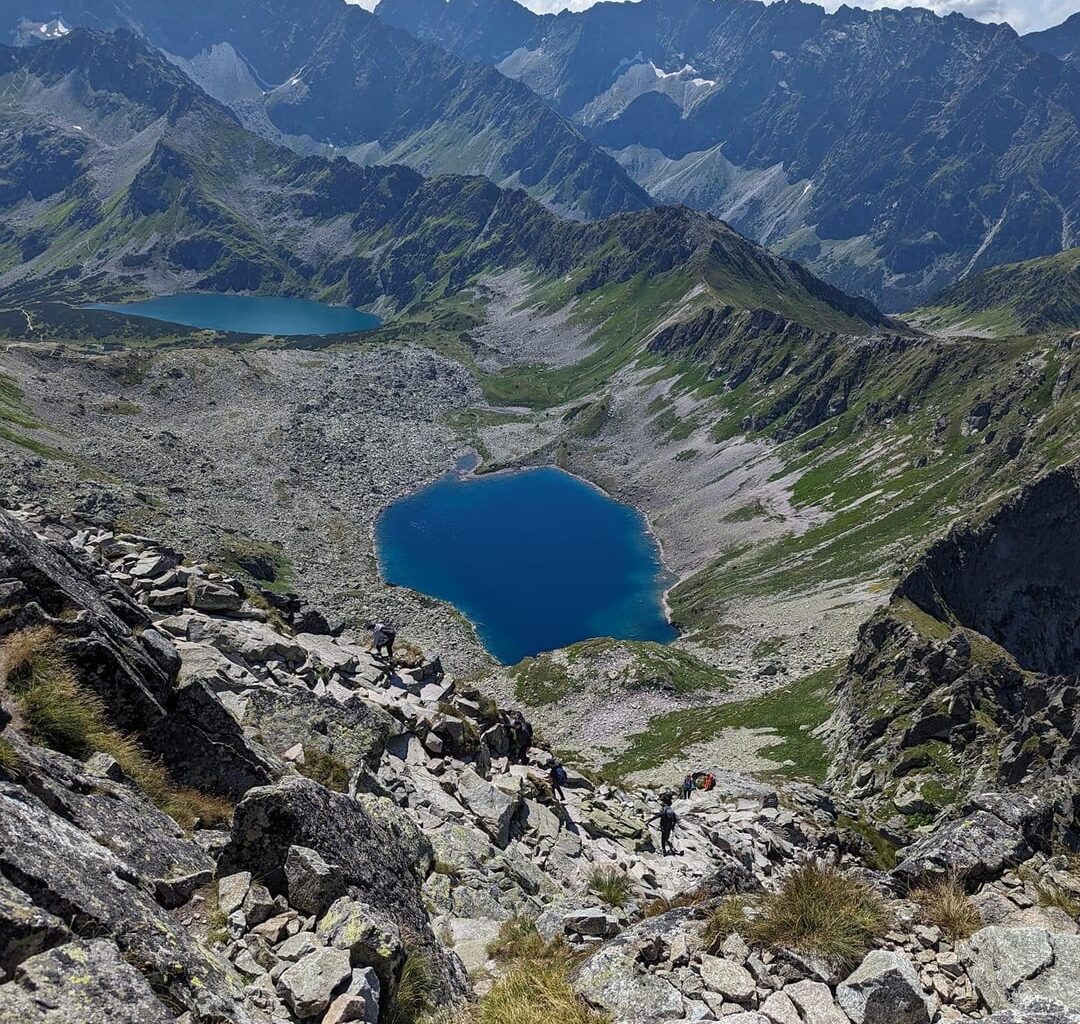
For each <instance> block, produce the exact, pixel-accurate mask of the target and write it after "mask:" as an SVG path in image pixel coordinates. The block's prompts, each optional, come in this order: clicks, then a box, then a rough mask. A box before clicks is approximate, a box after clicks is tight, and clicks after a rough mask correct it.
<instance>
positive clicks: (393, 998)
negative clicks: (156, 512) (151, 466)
mask: <svg viewBox="0 0 1080 1024" xmlns="http://www.w3.org/2000/svg"><path fill="white" fill-rule="evenodd" d="M0 636H2V637H3V638H4V654H3V669H2V671H3V675H2V677H0V682H2V684H3V688H2V689H0V700H2V704H0V707H2V711H0V726H3V729H2V732H0V1022H3V1024H16V1022H18V1024H27V1022H37V1021H40V1022H48V1024H96V1022H98V1021H100V1022H105V1021H108V1022H110V1024H126V1022H130V1024H136V1022H138V1024H147V1022H151V1024H153V1022H158V1021H161V1022H165V1021H183V1022H185V1024H196V1022H204V1021H205V1022H210V1021H213V1022H223V1021H230V1022H237V1024H249V1022H251V1024H286V1022H294V1021H314V1022H320V1024H347V1022H350V1021H365V1022H367V1024H385V1022H394V1024H401V1022H405V1021H416V1020H420V1019H424V1017H425V1015H428V1014H434V1015H435V1016H436V1018H437V1019H440V1020H446V1021H472V1020H475V1021H478V1022H480V1024H486V1022H489V1021H490V1022H495V1021H499V1020H520V1021H522V1022H525V1024H531V1022H533V1021H538V1020H541V1019H544V1020H552V1021H559V1020H563V1019H565V1020H566V1021H567V1022H569V1024H573V1022H575V1021H609V1022H626V1024H645V1022H651V1021H656V1020H685V1021H691V1020H706V1021H707V1020H720V1019H724V1020H729V1021H731V1022H732V1024H923V1022H926V1024H929V1022H931V1021H939V1020H940V1021H944V1020H977V1019H986V1020H992V1021H994V1022H995V1024H1006V1022H1020V1021H1031V1022H1045V1024H1059V1022H1073V1021H1080V985H1078V982H1077V979H1078V978H1080V970H1078V967H1080V934H1078V933H1080V928H1078V926H1077V924H1076V920H1075V918H1076V913H1077V909H1078V902H1077V901H1080V875H1077V874H1076V873H1074V869H1075V864H1074V863H1073V862H1072V861H1070V860H1069V859H1068V858H1067V857H1065V856H1063V855H1060V854H1058V855H1054V854H1053V853H1052V849H1053V847H1052V845H1051V844H1052V839H1053V837H1054V835H1055V829H1057V828H1058V824H1059V823H1058V822H1057V820H1056V819H1055V817H1054V813H1053V810H1052V809H1051V808H1048V806H1047V805H1046V803H1045V802H1044V801H1041V800H1040V799H1039V798H1038V797H1035V796H1029V797H1023V796H1019V795H1016V794H1000V795H995V794H994V793H992V792H988V793H983V794H982V795H981V796H979V797H978V798H977V799H976V800H975V801H974V802H973V803H972V804H971V805H970V806H962V807H959V808H958V809H957V811H958V813H957V814H956V815H954V816H953V817H952V818H951V819H950V820H948V821H944V822H942V823H941V826H940V827H938V828H935V829H932V830H927V829H924V830H923V831H922V832H921V833H920V836H919V838H918V840H917V841H916V842H914V843H912V844H910V845H909V846H908V847H907V848H905V849H901V850H900V851H899V852H898V853H897V854H896V855H895V860H894V861H893V863H892V864H888V863H884V861H883V858H882V856H881V851H880V850H876V849H874V848H873V846H872V843H871V842H870V841H869V839H868V837H870V836H873V833H872V831H871V830H869V829H867V828H865V827H864V826H862V825H861V824H860V822H861V821H862V810H861V807H860V805H858V804H856V803H853V802H851V801H849V800H847V799H845V798H843V797H841V796H839V795H837V794H836V793H830V792H827V791H826V790H824V789H821V788H818V787H816V786H813V785H810V784H808V783H798V782H785V783H779V784H772V783H765V782H761V781H758V780H755V779H753V778H751V777H749V776H743V775H737V774H734V773H719V781H718V785H717V787H716V789H715V790H713V791H712V792H710V793H695V794H693V796H692V797H691V799H690V800H679V801H676V804H675V806H676V810H677V813H678V814H679V818H680V820H679V825H678V828H677V830H676V833H675V844H676V847H677V849H678V855H677V856H670V857H664V856H662V855H661V854H660V853H659V852H658V850H657V846H658V837H657V834H656V832H655V831H654V830H653V829H652V828H651V827H647V825H646V822H647V819H648V818H649V817H650V816H651V815H653V814H654V813H655V812H656V811H657V810H658V808H659V791H658V790H656V789H650V788H639V789H626V788H620V787H616V786H614V785H612V784H610V783H607V782H604V781H603V780H600V779H596V778H592V777H588V778H587V777H586V776H584V775H582V774H579V773H577V772H575V771H572V770H569V771H568V775H569V778H568V781H567V783H566V785H565V787H564V788H565V791H566V796H565V800H562V801H559V800H555V799H554V798H553V797H552V795H551V793H550V788H549V784H548V776H549V768H550V765H551V763H552V758H553V754H552V752H551V750H549V749H548V748H547V747H545V746H542V745H533V746H531V747H527V746H526V744H527V740H528V736H529V733H528V732H527V731H526V729H525V728H524V720H523V719H522V718H521V717H520V715H517V714H514V713H507V712H506V711H503V710H502V709H500V708H499V707H498V706H497V705H496V704H495V703H494V702H493V701H492V700H491V699H490V698H489V697H487V696H486V695H484V694H482V693H480V692H478V691H477V690H476V689H474V688H472V687H471V686H470V685H468V684H467V683H466V682H464V681H462V680H458V679H454V678H451V677H450V676H449V675H448V674H447V673H446V672H445V671H444V668H443V666H442V664H441V663H440V662H439V660H438V658H426V657H424V656H423V655H422V654H420V652H418V651H417V650H415V649H412V648H410V647H409V646H408V645H407V644H402V645H400V646H401V648H402V656H401V659H400V664H399V665H398V667H396V668H395V669H393V670H391V669H390V668H389V667H388V666H387V665H386V664H384V663H383V662H381V661H379V660H377V659H375V658H373V657H372V656H371V655H370V654H369V652H368V649H367V647H366V644H365V641H364V639H361V638H359V637H357V636H356V635H354V634H352V633H351V632H349V631H348V630H347V629H345V628H344V627H342V626H341V625H340V623H334V622H333V621H328V620H327V617H326V616H324V615H323V614H322V613H321V612H320V611H318V609H316V608H313V607H311V606H309V605H306V604H304V603H303V601H301V600H300V599H298V598H295V597H282V596H280V595H277V594H272V593H270V592H267V591H260V590H258V589H254V588H250V587H247V586H245V585H244V584H242V583H240V582H239V581H237V580H236V579H234V578H232V577H230V576H228V575H226V574H224V573H222V572H220V571H217V570H215V569H214V568H212V567H210V566H207V565H205V564H198V563H189V562H188V561H186V560H185V559H184V557H183V556H182V555H181V554H180V553H179V552H176V551H173V550H172V549H170V548H168V547H167V546H164V545H161V544H159V543H156V542H155V541H153V540H152V539H150V538H146V537H141V536H137V535H133V534H125V533H122V532H117V531H116V530H114V529H112V528H110V527H109V526H108V525H107V524H105V523H102V522H95V521H92V520H86V519H83V520H76V519H65V518H61V517H57V516H54V515H51V514H47V513H45V512H44V511H43V510H42V509H40V508H32V507H21V508H16V509H12V510H10V511H9V512H4V513H0ZM57 697H59V698H60V699H59V700H57ZM58 704H60V705H61V706H62V708H60V709H58V706H57V705H58ZM72 708H78V709H80V710H79V713H80V714H82V715H83V718H82V719H80V721H81V723H82V724H81V726H80V725H79V723H78V722H75V721H74V719H73V717H72V716H71V715H64V714H62V713H61V710H62V709H67V710H71V709H72ZM95 716H96V717H95ZM148 755H152V758H148ZM677 781H678V780H677V779H673V780H672V783H673V785H674V784H675V783H677ZM166 812H167V813H166ZM959 864H962V865H963V868H964V869H965V872H966V878H967V883H968V884H967V888H968V892H966V893H965V892H964V891H963V887H959V890H960V891H959V895H958V896H957V895H956V893H955V891H953V896H954V897H955V898H956V899H957V900H958V901H959V902H960V903H961V904H962V911H963V913H962V914H961V915H960V916H963V914H967V920H966V923H965V925H964V926H963V927H958V926H957V924H956V916H957V915H956V914H953V915H951V916H949V915H945V916H942V914H941V913H940V906H939V905H938V904H935V903H934V901H933V899H932V898H931V897H930V896H928V895H927V893H929V892H933V891H934V890H933V889H932V888H930V889H928V888H927V885H928V884H930V883H933V882H934V881H935V880H936V881H937V882H938V884H939V888H940V889H941V891H946V890H949V886H950V885H951V886H952V889H953V890H956V889H957V884H956V879H955V878H954V876H953V874H952V868H953V866H954V865H959ZM808 879H809V880H810V882H811V883H812V886H811V888H813V886H818V887H829V886H839V887H840V890H839V891H841V892H842V893H844V894H846V895H845V899H850V900H853V901H856V902H861V904H865V920H864V921H863V922H862V923H861V924H860V926H859V927H860V929H861V930H860V931H859V933H858V936H857V939H858V941H857V942H856V944H855V945H854V946H853V947H852V948H851V949H849V950H847V951H846V953H845V955H843V956H832V955H827V954H823V953H821V952H820V951H816V950H815V949H814V948H813V944H812V943H808V942H807V941H806V936H805V935H804V934H803V933H801V932H800V931H799V930H798V929H797V928H796V929H794V930H793V931H792V930H790V929H789V931H788V932H783V931H781V930H778V926H777V920H778V918H779V917H780V916H782V915H783V913H784V912H786V911H787V910H789V909H790V908H791V907H792V906H796V907H797V906H800V904H799V902H798V901H800V900H802V899H805V898H806V896H807V893H806V892H805V891H800V889H799V886H800V885H805V882H806V880H808ZM1048 894H1050V895H1048ZM938 903H940V900H939V901H938ZM935 906H937V911H934V910H933V909H932V908H934V907H935ZM843 909H844V908H843V906H840V910H843ZM935 918H936V919H937V923H935ZM768 928H772V929H773V930H772V931H771V932H769V931H768V930H767V929H768ZM515 935H516V936H518V937H519V939H520V937H521V936H522V935H527V936H529V937H530V938H529V940H528V941H529V942H532V943H534V945H533V946H531V947H529V948H531V949H533V950H534V951H535V955H536V959H535V962H533V961H530V960H529V959H528V957H527V956H526V957H522V956H521V954H520V953H519V954H518V957H517V960H516V961H515V959H514V958H513V957H510V958H508V957H507V948H508V946H510V945H512V943H513V937H514V936H515ZM789 939H790V941H788V940H789ZM553 950H554V951H555V952H554V953H552V951H553ZM553 956H554V957H556V958H558V959H559V961H560V963H559V966H558V971H559V972H561V973H560V975H559V977H560V978H562V979H563V981H564V982H565V984H566V985H567V986H569V989H568V991H569V992H570V998H571V999H572V1000H573V1002H572V1005H571V1004H566V1003H563V1004H560V1005H562V1006H563V1008H564V1011H565V1013H564V1015H563V1016H560V1013H563V1012H564V1011H559V1010H557V1009H553V1008H552V1009H549V1010H548V1011H546V1016H545V1015H543V1014H541V1016H535V1015H534V1016H528V1013H530V1012H532V1013H534V1014H535V1013H536V1009H535V1007H532V1008H531V1009H530V1007H528V1006H524V1005H522V1006H521V1007H519V1010H520V1015H519V1017H516V1018H515V1017H507V1016H497V1015H496V1012H497V1011H496V1007H497V1006H498V1005H501V1004H500V1003H499V1002H498V1000H499V999H500V998H503V1000H504V1002H505V997H506V994H507V985H508V984H509V980H510V979H511V978H512V977H514V976H515V972H520V971H521V970H522V964H524V965H525V966H524V970H525V971H526V972H531V973H535V974H537V975H539V973H540V972H541V965H546V964H550V963H551V960H552V957H553ZM544 969H547V968H544ZM418 993H419V994H418ZM477 1000H478V1001H477ZM554 1005H555V1004H552V1006H553V1007H554ZM586 1015H587V1016H586Z"/></svg>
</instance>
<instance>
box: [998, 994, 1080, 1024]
mask: <svg viewBox="0 0 1080 1024" xmlns="http://www.w3.org/2000/svg"><path fill="white" fill-rule="evenodd" d="M983 1024H1080V1012H1077V1011H1076V1010H1070V1009H1069V1008H1068V1007H1066V1006H1062V1005H1061V1003H1058V1002H1055V1001H1054V1000H1052V999H1033V1000H1031V1001H1030V1002H1028V1003H1027V1004H1026V1005H1025V1006H1024V1008H1023V1009H1022V1010H1015V1009H1007V1010H998V1011H997V1013H992V1014H990V1016H989V1017H984V1018H983Z"/></svg>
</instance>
